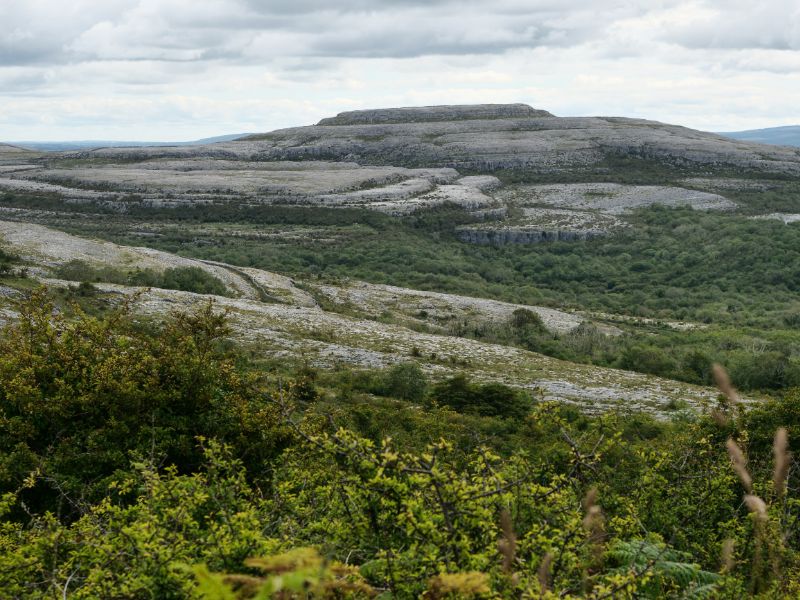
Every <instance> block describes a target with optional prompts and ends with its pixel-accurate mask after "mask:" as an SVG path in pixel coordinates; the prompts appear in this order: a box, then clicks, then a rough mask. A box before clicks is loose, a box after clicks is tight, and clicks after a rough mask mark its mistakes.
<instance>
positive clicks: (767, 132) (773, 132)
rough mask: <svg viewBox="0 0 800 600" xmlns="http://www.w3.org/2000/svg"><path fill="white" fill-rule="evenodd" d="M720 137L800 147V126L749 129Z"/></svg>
mask: <svg viewBox="0 0 800 600" xmlns="http://www.w3.org/2000/svg"><path fill="white" fill-rule="evenodd" d="M720 135H724V136H727V137H729V138H733V139H736V140H744V141H747V142H759V143H761V144H776V145H778V146H800V125H786V126H784V127H768V128H766V129H749V130H747V131H729V132H723V133H720Z"/></svg>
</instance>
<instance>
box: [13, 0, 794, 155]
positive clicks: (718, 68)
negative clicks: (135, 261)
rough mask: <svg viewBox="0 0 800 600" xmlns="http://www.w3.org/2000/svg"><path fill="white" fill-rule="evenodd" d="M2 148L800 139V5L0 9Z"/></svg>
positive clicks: (702, 1) (138, 4)
mask: <svg viewBox="0 0 800 600" xmlns="http://www.w3.org/2000/svg"><path fill="white" fill-rule="evenodd" d="M0 23H2V26H1V27H0V140H86V139H95V140H148V141H180V140H191V139H197V138H202V137H208V136H214V135H222V134H228V133H240V132H241V133H243V132H263V131H269V130H272V129H277V128H281V127H292V126H297V125H308V124H312V123H314V122H316V121H318V120H319V119H320V118H322V117H325V116H331V115H333V114H336V113H337V112H340V111H344V110H354V109H359V108H379V107H390V106H417V105H432V104H473V103H482V102H486V103H504V102H524V103H527V104H530V105H531V106H534V107H536V108H542V109H545V110H549V111H550V112H552V113H554V114H556V115H559V116H575V115H613V116H627V117H642V118H649V119H654V120H658V121H663V122H669V123H677V124H681V125H686V126H689V127H693V128H696V129H702V130H707V131H735V130H742V129H753V128H760V127H771V126H780V125H791V124H798V123H800V0H759V1H755V0H647V1H645V0H640V1H625V2H623V1H617V0H491V1H487V0H408V1H404V0H322V1H318V0H261V1H259V0H102V1H98V0H0Z"/></svg>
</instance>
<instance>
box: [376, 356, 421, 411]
mask: <svg viewBox="0 0 800 600" xmlns="http://www.w3.org/2000/svg"><path fill="white" fill-rule="evenodd" d="M384 386H385V393H386V395H388V396H392V397H394V398H400V399H401V400H411V401H414V402H419V401H420V400H422V399H423V398H424V397H425V392H426V391H427V389H428V378H427V377H426V376H425V373H424V372H423V371H422V369H421V368H420V367H419V365H418V364H417V363H413V362H408V363H400V364H397V365H395V366H394V367H392V368H391V369H389V371H388V372H387V373H386V375H385V380H384Z"/></svg>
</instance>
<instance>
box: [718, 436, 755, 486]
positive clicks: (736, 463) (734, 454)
mask: <svg viewBox="0 0 800 600" xmlns="http://www.w3.org/2000/svg"><path fill="white" fill-rule="evenodd" d="M725 446H726V447H727V448H728V456H730V457H731V464H732V465H733V470H734V471H735V472H736V474H737V475H738V476H739V480H740V481H741V482H742V485H743V486H744V489H746V490H747V492H748V493H752V491H753V479H752V478H751V477H750V473H748V472H747V461H746V460H745V458H744V453H743V452H742V449H741V448H739V446H738V445H737V444H736V442H734V441H733V440H732V439H730V438H728V441H727V442H726V443H725Z"/></svg>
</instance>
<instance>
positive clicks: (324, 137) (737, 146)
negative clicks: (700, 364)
mask: <svg viewBox="0 0 800 600" xmlns="http://www.w3.org/2000/svg"><path fill="white" fill-rule="evenodd" d="M521 113H522V114H521ZM423 119H427V120H423ZM445 119H447V120H445ZM391 120H402V122H389V121H391ZM333 123H336V124H333ZM65 156H77V157H92V156H94V157H106V158H113V157H119V158H125V159H138V160H141V159H143V158H147V157H176V158H186V157H211V158H225V159H234V160H254V161H275V160H332V161H343V160H344V161H356V162H359V163H360V164H373V165H395V166H405V167H419V166H426V167H453V168H456V169H462V168H463V169H470V170H482V171H484V172H491V171H495V170H498V169H509V168H524V169H528V170H532V171H549V170H553V169H580V168H597V167H602V166H603V164H604V162H605V161H606V160H607V159H608V158H609V157H623V158H625V157H627V158H635V159H649V160H653V161H660V162H667V163H670V164H673V163H674V164H680V165H689V166H692V165H694V166H696V167H697V166H707V167H711V168H714V169H717V168H731V167H733V168H739V169H748V170H756V171H759V170H760V171H764V172H769V173H792V174H797V173H800V148H791V147H782V146H768V145H764V144H757V143H752V142H742V141H738V140H733V139H730V138H726V137H723V136H720V135H716V134H713V133H706V132H701V131H695V130H692V129H688V128H685V127H680V126H677V125H667V124H664V123H658V122H656V121H647V120H643V119H627V118H620V117H554V116H552V115H550V114H549V113H546V112H545V111H538V110H535V109H533V108H530V107H524V105H479V106H465V107H423V108H419V109H383V110H379V111H355V112H352V113H344V114H342V115H340V116H338V117H333V118H331V119H323V120H322V121H321V122H320V124H319V125H312V126H307V127H293V128H288V129H281V130H277V131H273V132H270V133H265V134H259V135H255V136H250V137H247V138H245V139H243V140H237V141H233V142H222V143H218V144H210V145H206V146H192V147H156V148H106V149H100V150H95V151H92V152H78V153H66V154H65Z"/></svg>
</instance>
